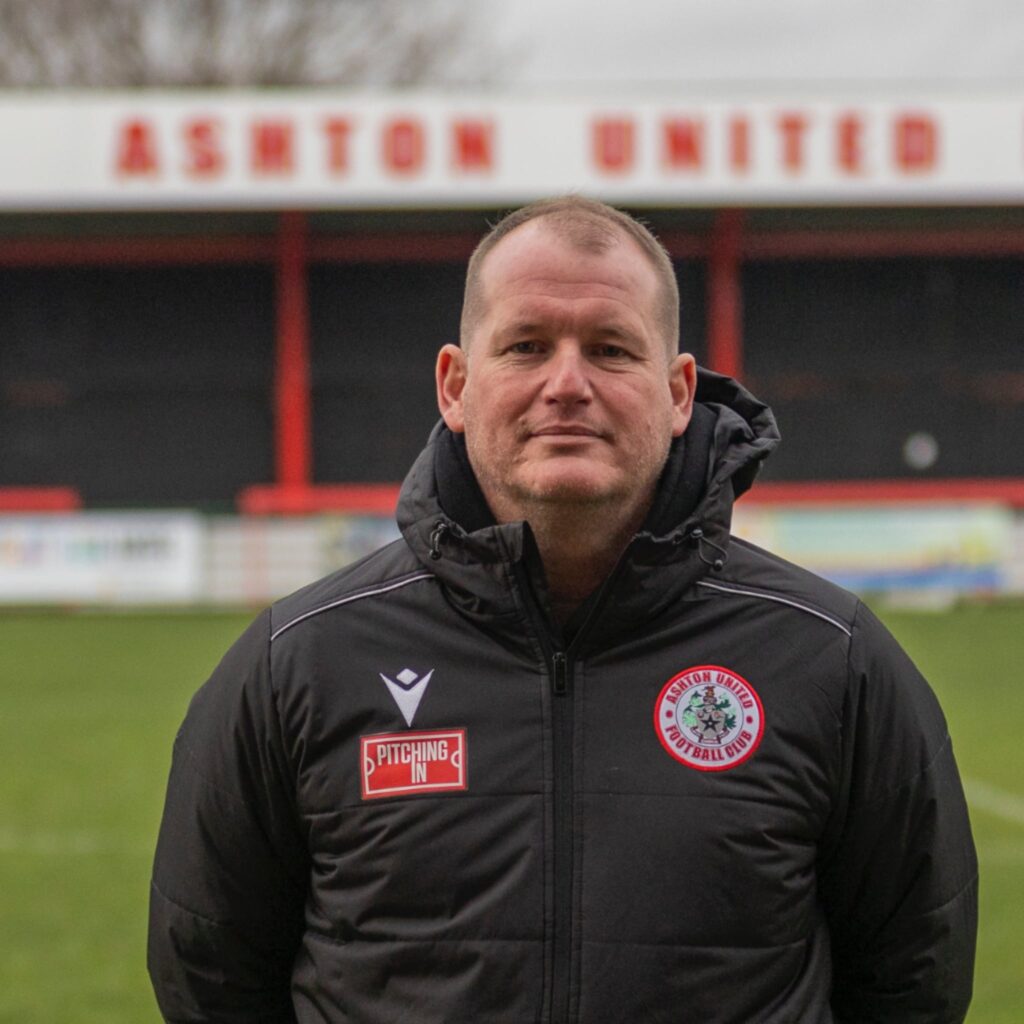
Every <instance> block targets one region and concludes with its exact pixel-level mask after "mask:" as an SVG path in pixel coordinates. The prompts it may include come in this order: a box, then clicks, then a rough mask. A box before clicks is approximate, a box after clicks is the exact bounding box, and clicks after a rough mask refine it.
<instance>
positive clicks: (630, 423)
mask: <svg viewBox="0 0 1024 1024" xmlns="http://www.w3.org/2000/svg"><path fill="white" fill-rule="evenodd" d="M481 285H482V288H483V300H484V301H483V313H482V315H481V316H480V318H479V320H478V322H477V324H476V327H475V330H474V331H473V335H472V338H471V339H470V340H469V342H468V344H467V345H466V348H465V350H463V349H459V348H456V347H455V346H453V345H446V346H445V347H444V348H443V349H442V350H441V353H440V355H439V357H438V366H437V377H438V400H439V404H440V407H441V412H442V415H443V416H444V419H445V422H446V423H447V425H448V426H449V428H450V429H452V430H453V431H456V432H463V431H464V432H465V435H466V445H467V449H468V451H469V458H470V462H471V464H472V466H473V469H474V471H475V473H476V475H477V478H478V479H479V481H480V484H481V487H482V489H483V492H484V495H485V497H486V498H487V500H488V502H489V503H490V505H491V507H492V510H493V511H494V512H495V514H496V516H497V517H498V518H499V519H500V520H509V519H512V518H527V517H528V512H529V511H530V510H531V509H532V508H536V507H537V506H538V504H548V503H562V504H570V505H576V506H580V505H593V504H606V503H613V502H625V503H627V505H628V506H629V507H630V508H632V507H634V506H636V505H639V504H640V503H641V502H646V501H647V500H649V497H650V495H651V494H652V493H653V488H654V485H655V482H656V480H657V477H658V474H659V473H660V471H661V468H662V466H663V465H664V462H665V458H666V456H667V454H668V447H669V444H670V442H671V439H672V438H673V437H676V436H678V435H680V434H682V433H683V431H684V430H685V429H686V426H687V423H688V422H689V418H690V411H691V408H692V401H693V391H694V381H695V368H694V363H693V358H692V356H689V355H680V356H675V357H674V358H671V359H670V357H669V353H668V349H667V345H666V342H665V340H664V338H663V336H662V334H661V332H660V330H659V327H658V323H657V320H656V316H655V311H656V309H657V308H658V304H657V298H658V279H657V276H656V274H655V271H654V268H653V267H652V266H651V264H650V263H649V261H648V259H647V257H646V256H645V254H644V253H643V251H642V250H641V249H640V248H639V246H638V245H637V244H636V243H635V242H633V240H632V239H629V238H628V237H627V236H625V235H623V236H622V237H621V238H620V239H619V240H618V241H617V242H616V243H615V244H614V245H612V246H611V247H610V248H609V249H608V250H606V251H605V252H604V253H601V254H594V253H589V252H585V251H581V250H579V249H577V248H575V247H574V246H573V245H572V244H571V243H569V242H567V241H565V240H562V239H560V238H559V237H558V236H557V235H555V234H554V233H553V232H552V230H551V229H550V228H549V227H546V226H545V224H544V221H543V219H538V220H534V221H530V222H528V223H526V224H524V225H522V226H521V227H519V228H516V229H515V230H514V231H513V232H512V233H511V234H509V235H508V236H507V237H506V238H504V239H502V240H501V241H500V242H499V243H498V244H497V245H496V246H495V248H494V249H493V250H492V251H491V252H490V254H489V255H488V256H487V258H486V260H485V262H484V265H483V271H482V279H481Z"/></svg>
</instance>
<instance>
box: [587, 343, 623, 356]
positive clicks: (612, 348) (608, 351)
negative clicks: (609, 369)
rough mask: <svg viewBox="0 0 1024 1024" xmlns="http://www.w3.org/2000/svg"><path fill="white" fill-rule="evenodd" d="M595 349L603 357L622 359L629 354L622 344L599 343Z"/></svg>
mask: <svg viewBox="0 0 1024 1024" xmlns="http://www.w3.org/2000/svg"><path fill="white" fill-rule="evenodd" d="M594 351H595V354H596V355H598V356H600V357H601V358H602V359H621V358H622V357H623V356H626V355H628V353H627V352H626V350H625V349H624V348H622V346H621V345H598V346H597V348H596V349H595V350H594Z"/></svg>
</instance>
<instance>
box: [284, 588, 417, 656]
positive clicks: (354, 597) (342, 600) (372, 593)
mask: <svg viewBox="0 0 1024 1024" xmlns="http://www.w3.org/2000/svg"><path fill="white" fill-rule="evenodd" d="M433 578H434V574H433V573H432V572H421V573H420V574H419V575H418V576H408V577H406V578H405V579H404V580H397V581H396V582H394V583H391V584H388V585H387V586H384V587H377V588H376V589H374V590H362V591H359V592H358V593H355V594H349V595H348V597H339V598H338V600H337V601H331V602H329V603H328V604H322V605H320V607H319V608H314V609H313V610H312V611H308V612H303V613H302V614H301V615H299V616H298V617H297V618H294V619H292V620H291V622H286V623H285V624H284V625H283V626H280V627H279V628H278V629H276V630H275V631H274V632H273V633H271V634H270V640H271V643H273V641H274V640H276V639H277V638H278V637H279V636H280V635H281V634H282V633H283V632H284V631H285V630H286V629H291V628H292V626H295V625H298V624H299V623H300V622H302V621H303V619H308V618H311V617H312V616H314V615H319V614H320V613H321V612H326V611H330V610H331V609H332V608H338V607H340V606H341V605H343V604H349V603H351V602H352V601H358V600H360V599H361V598H364V597H376V596H377V595H378V594H386V593H387V592H388V591H389V590H398V589H399V588H400V587H404V586H407V585H408V584H410V583H416V582H417V581H419V580H432V579H433Z"/></svg>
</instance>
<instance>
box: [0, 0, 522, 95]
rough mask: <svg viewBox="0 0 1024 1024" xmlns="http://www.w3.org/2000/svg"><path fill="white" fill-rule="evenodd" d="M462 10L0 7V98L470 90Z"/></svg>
mask: <svg viewBox="0 0 1024 1024" xmlns="http://www.w3.org/2000/svg"><path fill="white" fill-rule="evenodd" d="M507 65H508V55H507V54H505V55H504V56H503V54H502V53H501V52H500V51H499V49H498V47H497V44H496V43H495V41H494V40H493V39H492V38H490V37H489V36H488V35H487V34H486V32H485V30H484V26H483V23H482V20H481V18H480V8H479V7H478V6H476V5H475V4H474V2H473V0H74V2H73V3H72V2H69V0H0V87H19V88H34V87H49V88H74V87H84V88H133V87H140V86H141V87H146V86H155V87H175V86H206V87H218V86H303V85H306V86H309V85H370V86H407V85H422V84H429V85H454V84H482V83H488V82H493V81H495V80H496V79H497V78H499V77H500V76H501V74H502V72H503V70H507Z"/></svg>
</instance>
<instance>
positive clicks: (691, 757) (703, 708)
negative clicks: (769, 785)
mask: <svg viewBox="0 0 1024 1024" xmlns="http://www.w3.org/2000/svg"><path fill="white" fill-rule="evenodd" d="M654 729H655V732H656V733H657V734H658V739H659V740H660V741H661V745H662V746H663V747H664V748H665V749H666V750H667V751H668V752H669V753H670V754H671V755H672V756H673V757H674V758H675V759H676V760H677V761H681V762H682V763H683V764H685V765H689V766H690V767H691V768H696V769H698V770H699V771H702V772H723V771H725V770H726V769H728V768H735V767H736V765H738V764H742V763H743V762H744V761H746V760H747V759H748V758H749V757H750V756H751V755H752V754H753V753H754V751H755V750H757V748H758V745H759V744H760V742H761V736H762V735H763V734H764V708H763V707H762V706H761V698H760V697H758V695H757V693H756V691H755V690H754V688H753V687H752V686H751V685H750V683H748V682H747V681H746V679H744V678H743V677H742V676H739V675H737V674H736V673H735V672H732V671H730V670H729V669H727V668H722V666H721V665H697V666H695V667H694V668H688V669H685V670H684V671H682V672H680V673H678V674H677V675H674V676H673V677H672V678H671V679H670V680H669V681H668V682H667V683H666V684H665V685H664V686H663V687H662V690H661V693H660V694H658V699H657V701H655V704H654Z"/></svg>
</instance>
